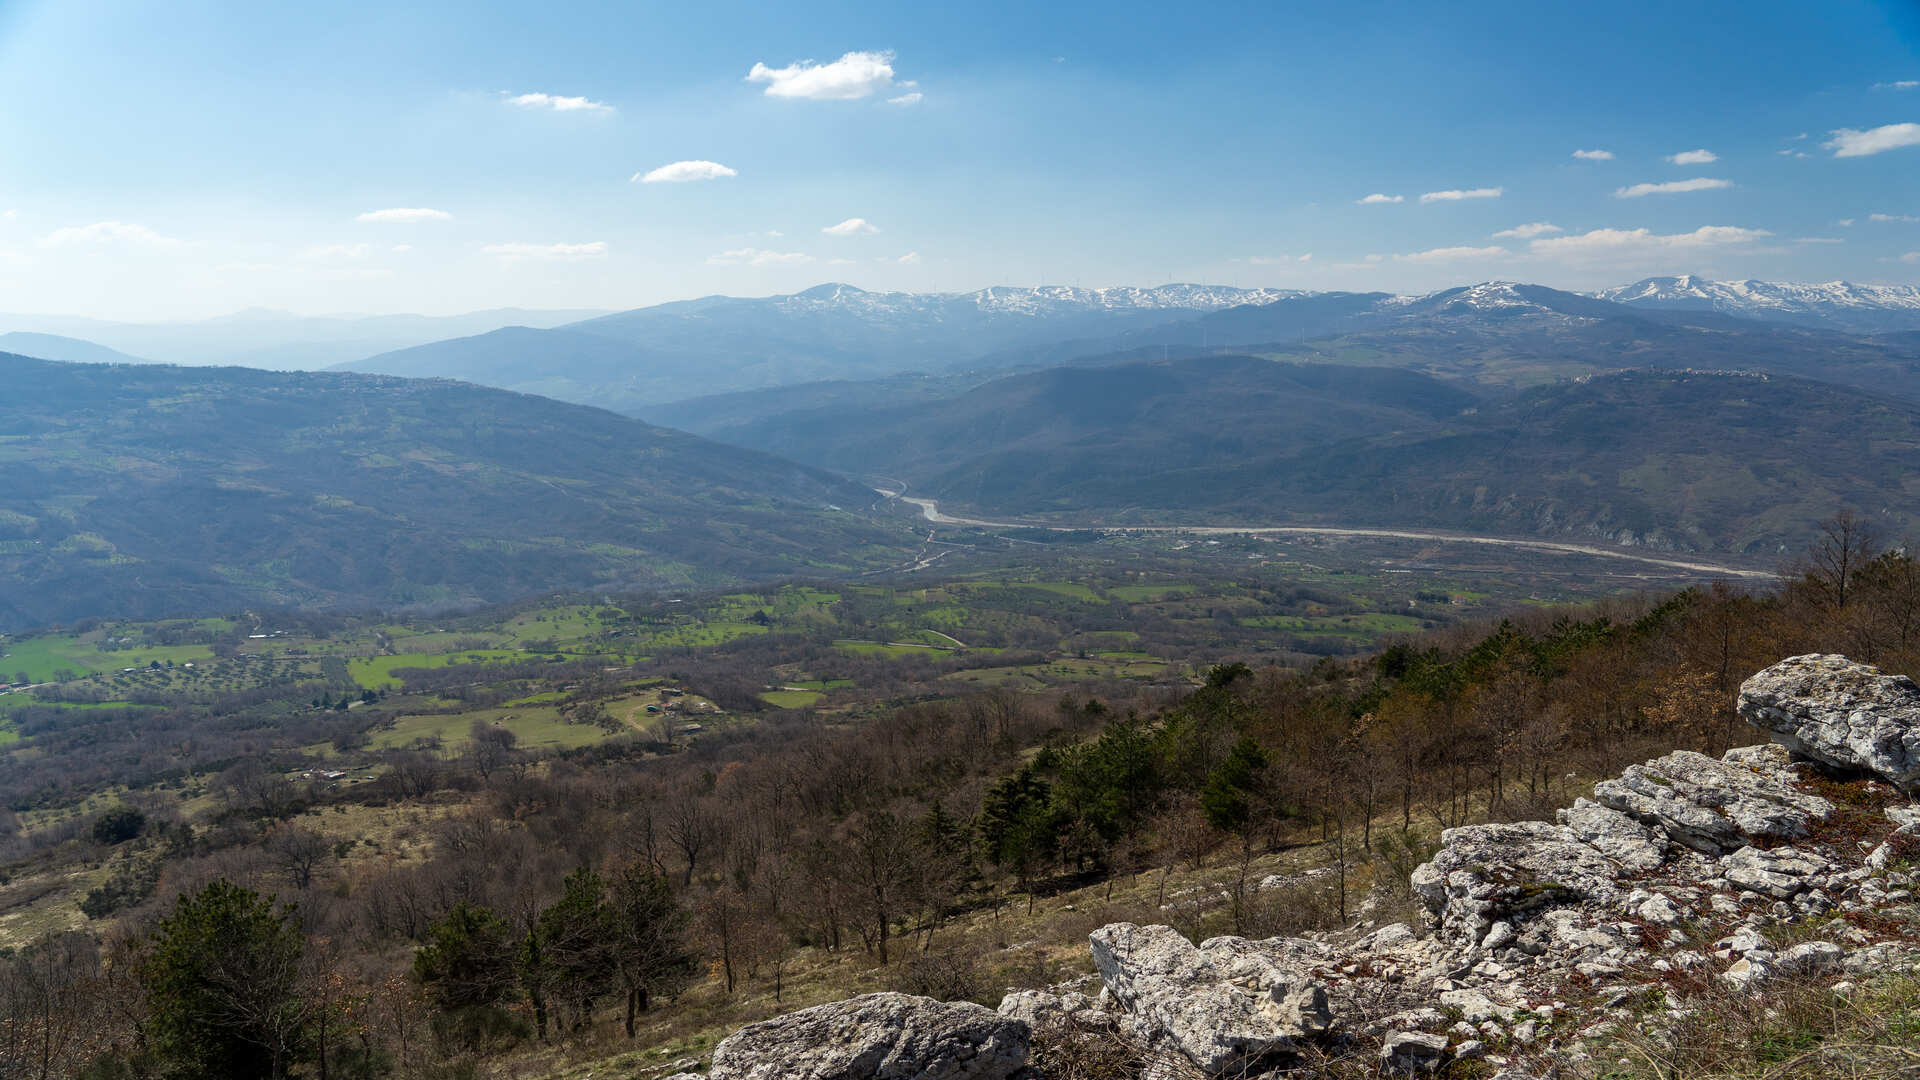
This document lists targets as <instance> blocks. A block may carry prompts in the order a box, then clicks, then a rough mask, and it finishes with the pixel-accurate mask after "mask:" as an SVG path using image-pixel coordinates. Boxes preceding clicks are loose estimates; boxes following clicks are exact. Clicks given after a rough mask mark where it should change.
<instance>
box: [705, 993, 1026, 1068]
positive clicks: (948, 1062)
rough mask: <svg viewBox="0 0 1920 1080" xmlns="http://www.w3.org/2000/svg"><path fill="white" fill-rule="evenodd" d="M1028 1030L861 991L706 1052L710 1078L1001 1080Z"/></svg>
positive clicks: (983, 1013)
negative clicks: (709, 1056) (710, 1058)
mask: <svg viewBox="0 0 1920 1080" xmlns="http://www.w3.org/2000/svg"><path fill="white" fill-rule="evenodd" d="M1030 1034H1031V1032H1030V1030H1029V1029H1028V1027H1027V1025H1026V1024H1024V1023H1021V1022H1020V1021H1018V1020H1012V1019H1008V1018H1007V1017H1003V1016H1000V1015H998V1014H996V1013H994V1012H993V1011H992V1010H990V1009H987V1008H984V1007H982V1006H980V1005H975V1004H972V1003H971V1002H952V1003H948V1002H940V1001H935V1000H933V999H932V998H925V997H913V996H910V995H907V994H867V995H864V996H862V997H857V998H850V999H848V1000H846V1001H836V1002H833V1003H831V1004H827V1005H819V1006H815V1007H814V1008H811V1009H802V1010H800V1011H799V1012H794V1013H788V1014H787V1015H785V1016H778V1017H775V1018H773V1019H771V1020H763V1021H761V1022H760V1023H758V1024H750V1025H748V1026H746V1027H744V1028H741V1029H740V1030H739V1031H736V1032H734V1033H733V1034H732V1035H729V1036H727V1038H726V1039H724V1040H722V1041H721V1043H720V1045H719V1046H718V1047H716V1048H715V1049H714V1051H713V1068H712V1069H711V1070H710V1071H709V1072H708V1074H707V1075H708V1077H709V1080H1008V1078H1009V1077H1012V1076H1013V1075H1014V1074H1015V1073H1018V1072H1020V1070H1021V1069H1023V1068H1025V1066H1026V1064H1027V1043H1028V1039H1029V1036H1030Z"/></svg>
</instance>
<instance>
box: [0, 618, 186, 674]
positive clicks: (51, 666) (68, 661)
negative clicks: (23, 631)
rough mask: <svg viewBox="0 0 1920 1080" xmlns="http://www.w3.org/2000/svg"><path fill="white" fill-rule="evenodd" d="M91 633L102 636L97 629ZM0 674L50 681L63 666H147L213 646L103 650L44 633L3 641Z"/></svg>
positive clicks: (86, 669)
mask: <svg viewBox="0 0 1920 1080" xmlns="http://www.w3.org/2000/svg"><path fill="white" fill-rule="evenodd" d="M87 636H88V637H99V636H101V634H100V633H99V632H97V631H96V632H95V633H93V634H89V635H87ZM0 653H4V654H5V655H0V678H5V679H8V680H12V679H15V678H17V677H18V676H19V673H20V672H25V673H26V675H27V681H29V682H51V681H52V680H53V679H54V678H55V677H56V675H57V674H58V673H59V672H60V671H61V670H62V669H65V670H68V671H72V672H73V673H75V674H77V675H89V674H93V673H95V672H101V671H118V670H120V669H121V668H130V667H146V666H147V665H148V664H150V663H152V662H153V661H155V660H158V661H160V662H161V663H162V664H165V663H167V662H168V661H172V662H174V663H176V664H179V663H184V662H186V661H189V660H194V661H198V660H206V659H208V658H210V657H212V656H213V650H211V649H209V648H207V647H206V646H204V645H137V646H133V647H130V648H126V649H117V650H103V649H101V648H100V647H99V646H98V645H97V644H95V643H93V642H90V641H86V640H82V639H81V638H79V637H76V636H74V635H72V634H42V635H40V636H38V637H31V638H25V639H11V638H10V639H8V640H7V641H6V642H5V643H4V644H0Z"/></svg>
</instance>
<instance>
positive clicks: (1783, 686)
mask: <svg viewBox="0 0 1920 1080" xmlns="http://www.w3.org/2000/svg"><path fill="white" fill-rule="evenodd" d="M1740 715H1741V716H1742V717H1744V718H1745V719H1746V721H1747V722H1748V723H1750V724H1753V725H1754V726H1756V727H1759V728H1761V729H1763V730H1765V731H1767V732H1768V733H1769V734H1770V735H1771V736H1772V737H1773V739H1774V741H1776V742H1778V743H1779V744H1780V745H1782V746H1784V747H1786V748H1787V749H1788V750H1791V751H1793V752H1794V753H1796V754H1801V755H1804V756H1806V757H1809V758H1812V759H1814V760H1815V761H1820V762H1824V763H1826V764H1828V765H1831V766H1833V767H1835V768H1840V769H1846V770H1851V771H1857V772H1868V773H1873V774H1875V775H1877V776H1881V777H1884V778H1885V779H1887V780H1888V781H1891V782H1892V783H1894V784H1897V785H1899V786H1900V787H1901V788H1903V789H1912V788H1913V787H1915V786H1916V784H1920V686H1915V685H1914V682H1913V680H1912V679H1909V678H1907V677H1906V676H1905V675H1884V674H1881V672H1880V669H1879V668H1876V667H1873V666H1872V665H1870V664H1861V663H1856V662H1854V661H1852V660H1849V659H1847V658H1846V657H1844V656H1834V655H1831V654H1826V653H1812V654H1809V655H1807V656H1794V657H1789V658H1787V659H1785V660H1782V661H1780V662H1779V663H1777V664H1775V665H1773V666H1772V667H1770V668H1767V669H1766V670H1765V671H1762V672H1760V673H1759V674H1757V675H1755V676H1753V677H1752V678H1750V679H1748V680H1747V681H1746V682H1744V683H1742V684H1740Z"/></svg>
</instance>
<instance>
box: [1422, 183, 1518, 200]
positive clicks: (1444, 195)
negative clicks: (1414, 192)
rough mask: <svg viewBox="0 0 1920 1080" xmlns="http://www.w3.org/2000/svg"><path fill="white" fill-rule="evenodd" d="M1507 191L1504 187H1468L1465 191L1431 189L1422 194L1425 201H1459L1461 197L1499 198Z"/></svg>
mask: <svg viewBox="0 0 1920 1080" xmlns="http://www.w3.org/2000/svg"><path fill="white" fill-rule="evenodd" d="M1506 193H1507V189H1506V188H1503V187H1481V188H1468V189H1467V190H1465V191H1459V190H1455V191H1429V192H1427V193H1426V194H1425V195H1422V196H1420V201H1421V202H1423V203H1432V202H1459V201H1460V200H1461V199H1497V198H1499V197H1500V196H1502V195H1505V194H1506Z"/></svg>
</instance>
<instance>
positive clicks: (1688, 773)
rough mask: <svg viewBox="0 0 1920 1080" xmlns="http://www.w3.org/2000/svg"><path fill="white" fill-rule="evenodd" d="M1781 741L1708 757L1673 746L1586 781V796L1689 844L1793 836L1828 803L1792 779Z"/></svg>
mask: <svg viewBox="0 0 1920 1080" xmlns="http://www.w3.org/2000/svg"><path fill="white" fill-rule="evenodd" d="M1790 765H1791V762H1790V761H1789V759H1788V755H1787V752H1786V750H1784V749H1783V748H1781V747H1743V748H1742V749H1740V750H1731V751H1728V753H1727V756H1726V758H1723V759H1722V760H1719V761H1715V760H1714V759H1712V758H1710V757H1707V756H1706V755H1705V754H1696V753H1694V752H1693V751H1691V750H1679V751H1676V752H1674V753H1671V754H1668V755H1666V756H1665V757H1661V758H1655V759H1654V760H1652V761H1649V762H1647V763H1646V764H1644V765H1629V766H1627V768H1626V770H1625V771H1624V772H1622V773H1621V774H1620V775H1619V776H1618V777H1617V778H1615V779H1612V780H1602V781H1601V782H1600V783H1598V784H1596V785H1594V789H1593V798H1594V801H1595V802H1597V803H1600V804H1601V805H1602V806H1606V807H1609V808H1611V809H1614V810H1618V811H1619V812H1621V813H1623V814H1626V815H1628V816H1630V817H1633V818H1637V819H1638V820H1640V821H1642V822H1644V823H1646V824H1649V825H1653V826H1657V827H1658V828H1659V829H1660V830H1661V831H1662V832H1664V833H1666V834H1667V835H1668V836H1669V837H1672V838H1673V839H1674V840H1675V841H1677V842H1679V843H1681V844H1685V845H1686V846H1687V847H1690V848H1692V849H1694V850H1695V851H1699V852H1703V853H1705V854H1708V855H1720V854H1722V853H1724V852H1728V851H1733V850H1735V849H1737V848H1741V847H1745V846H1746V845H1748V844H1749V843H1752V842H1753V841H1756V840H1765V841H1769V842H1777V841H1785V840H1795V839H1798V838H1800V837H1802V836H1805V835H1806V834H1807V827H1808V825H1809V824H1811V823H1813V822H1816V821H1824V820H1826V818H1827V816H1828V815H1830V814H1832V813H1833V804H1832V803H1830V802H1828V801H1827V800H1825V799H1823V798H1820V797H1819V796H1818V795H1810V794H1808V793H1806V792H1804V791H1801V790H1800V789H1799V788H1797V787H1795V786H1793V783H1792V781H1793V779H1794V775H1793V773H1792V772H1791V771H1790V769H1789V766H1790Z"/></svg>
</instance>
